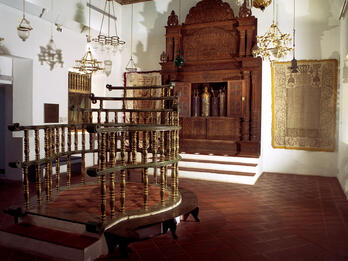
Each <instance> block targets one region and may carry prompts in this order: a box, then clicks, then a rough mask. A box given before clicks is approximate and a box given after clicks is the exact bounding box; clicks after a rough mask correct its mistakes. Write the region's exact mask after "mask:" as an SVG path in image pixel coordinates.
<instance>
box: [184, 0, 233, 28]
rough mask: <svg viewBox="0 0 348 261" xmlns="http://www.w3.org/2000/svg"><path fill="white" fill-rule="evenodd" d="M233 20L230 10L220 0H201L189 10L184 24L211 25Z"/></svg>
mask: <svg viewBox="0 0 348 261" xmlns="http://www.w3.org/2000/svg"><path fill="white" fill-rule="evenodd" d="M233 18H234V13H233V10H232V8H231V7H230V5H229V4H228V3H225V2H223V1H222V0H202V1H200V2H199V3H197V4H196V6H194V7H192V8H191V9H190V12H189V14H188V15H187V16H186V20H185V24H198V23H211V22H218V21H226V20H231V19H233Z"/></svg>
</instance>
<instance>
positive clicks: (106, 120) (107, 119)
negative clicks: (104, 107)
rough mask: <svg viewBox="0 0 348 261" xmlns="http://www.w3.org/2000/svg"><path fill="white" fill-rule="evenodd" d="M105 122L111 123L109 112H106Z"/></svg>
mask: <svg viewBox="0 0 348 261" xmlns="http://www.w3.org/2000/svg"><path fill="white" fill-rule="evenodd" d="M105 123H109V112H108V111H106V112H105Z"/></svg>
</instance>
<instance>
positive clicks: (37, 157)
mask: <svg viewBox="0 0 348 261" xmlns="http://www.w3.org/2000/svg"><path fill="white" fill-rule="evenodd" d="M35 160H36V161H39V160H40V132H39V129H35ZM35 174H36V175H35V176H36V183H35V187H36V196H37V198H36V200H37V204H38V205H39V206H40V205H41V198H42V196H41V195H42V189H41V168H40V164H39V163H36V166H35Z"/></svg>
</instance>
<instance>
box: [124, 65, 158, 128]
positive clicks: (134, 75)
mask: <svg viewBox="0 0 348 261" xmlns="http://www.w3.org/2000/svg"><path fill="white" fill-rule="evenodd" d="M124 84H125V86H159V85H161V84H162V78H161V74H160V73H159V72H158V71H151V72H127V73H125V74H124ZM125 96H126V97H161V96H162V90H161V89H160V88H159V89H139V90H127V91H126V93H125ZM161 105H162V103H161V101H151V100H139V101H126V102H125V108H126V109H161V108H162V106H161ZM126 122H129V117H128V115H127V117H126ZM139 123H141V122H139Z"/></svg>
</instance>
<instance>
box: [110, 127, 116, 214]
mask: <svg viewBox="0 0 348 261" xmlns="http://www.w3.org/2000/svg"><path fill="white" fill-rule="evenodd" d="M115 134H116V133H115V132H113V133H111V135H110V167H111V168H114V167H115V166H116V156H115ZM115 201H116V192H115V172H113V173H111V174H110V210H111V211H110V212H111V217H112V218H113V217H114V216H115V208H116V202H115Z"/></svg>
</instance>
